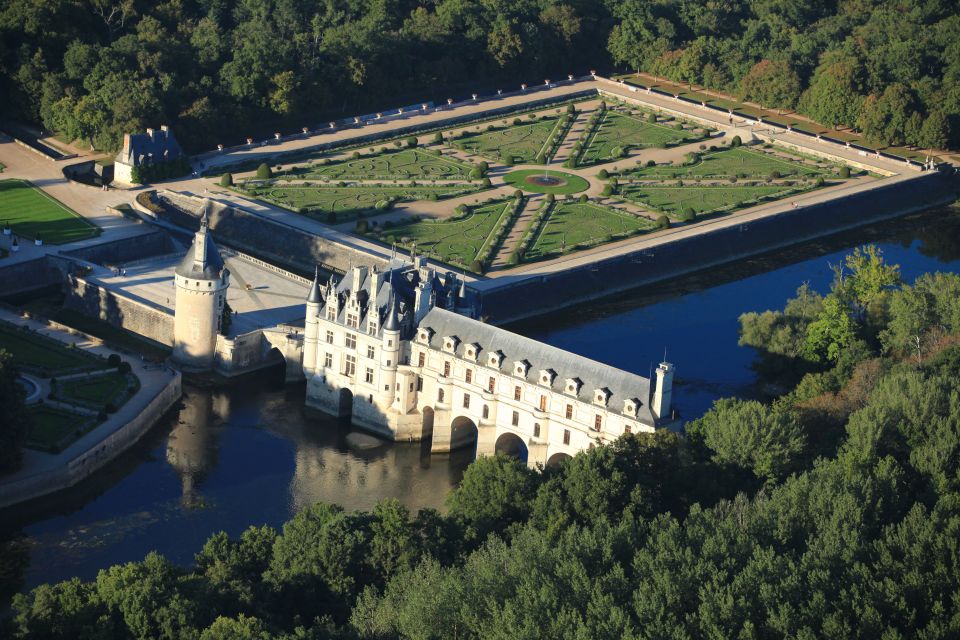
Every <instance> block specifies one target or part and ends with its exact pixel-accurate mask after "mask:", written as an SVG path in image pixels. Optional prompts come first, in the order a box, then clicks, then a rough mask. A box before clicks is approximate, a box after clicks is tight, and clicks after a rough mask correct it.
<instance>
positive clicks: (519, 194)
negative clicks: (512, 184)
mask: <svg viewBox="0 0 960 640" xmlns="http://www.w3.org/2000/svg"><path fill="white" fill-rule="evenodd" d="M513 197H514V198H515V199H517V200H519V199H520V198H522V197H523V191H521V190H520V189H516V190H515V191H514V192H513Z"/></svg>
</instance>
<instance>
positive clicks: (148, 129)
mask: <svg viewBox="0 0 960 640" xmlns="http://www.w3.org/2000/svg"><path fill="white" fill-rule="evenodd" d="M153 133H154V131H153V129H151V128H150V127H147V135H148V136H150V140H151V141H152V140H153Z"/></svg>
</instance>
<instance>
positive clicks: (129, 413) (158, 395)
mask: <svg viewBox="0 0 960 640" xmlns="http://www.w3.org/2000/svg"><path fill="white" fill-rule="evenodd" d="M0 320H4V321H6V322H9V323H11V324H14V325H16V326H21V327H22V326H27V327H29V328H30V329H31V330H33V331H36V332H38V333H40V334H42V335H44V336H47V337H49V338H52V339H54V340H57V341H59V342H62V343H64V344H67V345H70V344H72V345H76V348H78V349H82V350H84V351H87V352H89V353H93V354H95V355H98V356H102V357H104V358H106V357H109V356H110V355H111V354H116V355H118V356H120V357H124V359H125V360H126V361H127V362H128V363H129V364H130V367H131V370H132V372H133V374H134V375H136V376H137V378H138V379H139V380H140V389H139V390H138V391H137V393H135V394H134V395H133V396H132V397H131V398H130V399H129V400H128V401H127V402H126V403H125V404H124V405H123V406H121V407H119V408H118V409H117V411H116V412H115V413H112V414H109V415H108V416H107V418H106V420H104V422H103V423H101V424H99V425H98V426H96V427H94V428H93V429H91V430H90V431H89V432H88V433H86V434H84V435H83V436H81V437H80V438H78V439H77V440H76V441H74V442H73V443H72V444H70V445H69V446H67V447H66V448H65V449H64V450H63V451H61V452H59V453H57V454H51V453H45V452H41V451H35V450H33V449H25V450H24V457H23V466H22V467H21V468H20V470H19V471H17V472H16V473H13V474H10V475H7V476H3V477H0V509H2V508H5V507H10V506H13V505H17V504H21V503H24V502H26V501H29V500H33V499H35V498H39V497H41V496H47V495H50V494H52V493H55V492H57V491H61V490H63V489H66V488H69V487H72V486H74V485H76V484H77V483H78V482H80V481H81V480H83V479H85V478H87V477H89V476H90V475H91V474H93V473H94V472H96V471H97V470H99V469H101V468H102V467H103V466H104V465H106V464H107V463H108V462H110V461H111V460H113V459H115V458H116V457H117V456H119V455H120V454H121V453H123V452H124V451H125V450H126V449H127V448H128V447H129V446H131V445H132V444H133V443H135V442H136V441H137V440H138V439H139V438H140V437H141V436H142V435H143V434H144V433H146V432H147V431H148V430H149V429H150V427H152V426H153V425H154V424H155V423H156V422H157V420H159V419H160V418H161V417H162V416H163V415H164V414H165V413H166V412H167V411H168V410H169V409H170V408H171V407H172V406H173V405H174V404H176V402H177V401H178V400H179V399H180V396H181V392H182V390H181V376H180V373H179V372H178V371H175V370H173V369H171V368H169V367H167V366H166V365H162V364H159V365H158V364H153V363H148V362H144V361H143V360H141V359H139V358H136V357H134V358H130V357H129V356H130V354H123V353H119V352H117V351H115V350H113V349H109V348H107V347H106V346H104V344H103V342H102V341H101V340H99V339H98V338H94V337H93V336H90V335H87V334H85V333H82V332H80V331H77V330H75V329H70V328H69V327H66V326H64V325H60V324H57V323H54V322H50V323H44V322H40V321H37V320H31V319H24V318H21V317H19V316H17V315H16V314H13V313H10V312H9V311H6V310H0ZM125 356H126V357H125Z"/></svg>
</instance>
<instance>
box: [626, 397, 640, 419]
mask: <svg viewBox="0 0 960 640" xmlns="http://www.w3.org/2000/svg"><path fill="white" fill-rule="evenodd" d="M639 407H640V401H639V400H638V399H636V398H630V399H628V400H626V401H624V403H623V413H624V415H628V416H633V417H636V416H637V409H638V408H639Z"/></svg>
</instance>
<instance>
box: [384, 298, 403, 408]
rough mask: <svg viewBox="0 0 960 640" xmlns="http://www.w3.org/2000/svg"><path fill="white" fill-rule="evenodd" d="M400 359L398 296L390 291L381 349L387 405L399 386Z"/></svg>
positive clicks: (391, 402)
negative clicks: (398, 367) (398, 366)
mask: <svg viewBox="0 0 960 640" xmlns="http://www.w3.org/2000/svg"><path fill="white" fill-rule="evenodd" d="M399 359H400V320H399V319H398V318H397V298H396V295H395V294H394V292H393V291H392V290H391V291H390V306H389V307H388V308H387V317H386V318H385V319H384V321H383V343H382V347H381V349H380V380H381V381H382V382H383V388H382V389H381V390H380V393H381V395H382V397H383V399H384V403H385V404H386V405H387V406H390V405H392V404H393V398H394V393H395V388H396V386H397V364H399V363H398V360H399Z"/></svg>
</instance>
